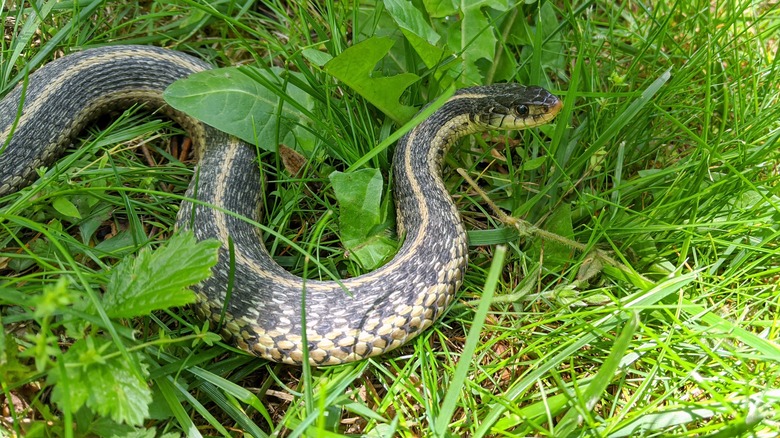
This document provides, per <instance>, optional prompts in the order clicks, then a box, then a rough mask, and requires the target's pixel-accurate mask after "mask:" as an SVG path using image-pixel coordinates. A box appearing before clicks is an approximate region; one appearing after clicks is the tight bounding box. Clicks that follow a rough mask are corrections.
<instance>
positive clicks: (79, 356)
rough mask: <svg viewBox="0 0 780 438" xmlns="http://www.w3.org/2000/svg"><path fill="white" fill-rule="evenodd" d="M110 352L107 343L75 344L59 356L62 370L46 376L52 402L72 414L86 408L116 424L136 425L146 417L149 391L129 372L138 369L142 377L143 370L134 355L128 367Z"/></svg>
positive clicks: (83, 341)
mask: <svg viewBox="0 0 780 438" xmlns="http://www.w3.org/2000/svg"><path fill="white" fill-rule="evenodd" d="M113 349H114V348H113V343H112V342H111V341H109V340H102V339H99V338H86V339H80V340H78V341H76V342H75V343H74V344H73V345H72V346H71V347H70V348H69V349H68V351H66V352H65V354H63V356H62V357H63V360H64V362H65V363H64V366H61V367H55V368H53V369H52V371H51V373H50V374H49V381H48V383H50V384H54V390H53V392H52V399H53V400H54V402H55V403H57V404H58V405H60V406H65V405H67V406H70V408H71V410H73V411H78V410H79V409H80V408H81V407H83V406H84V405H86V406H87V407H88V408H89V409H90V410H92V411H93V412H95V413H97V414H98V415H101V416H108V417H111V419H113V420H114V421H116V422H119V423H127V424H131V425H139V424H141V423H142V422H143V421H144V419H145V418H146V417H148V415H149V403H151V401H152V391H151V390H150V389H149V385H148V384H147V383H146V381H145V380H143V378H142V377H140V376H138V375H137V374H136V373H134V372H133V370H134V369H140V370H141V372H142V373H143V374H144V376H145V375H146V374H147V370H146V366H145V365H144V364H143V362H141V361H140V360H139V358H138V356H137V355H135V354H131V355H130V358H131V359H132V360H133V361H135V362H136V363H135V364H131V363H128V362H127V361H126V360H125V358H124V357H123V356H122V355H119V354H116V352H114V351H113ZM63 372H64V373H65V374H64V375H63V374H62V373H63Z"/></svg>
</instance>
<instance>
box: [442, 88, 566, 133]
mask: <svg viewBox="0 0 780 438" xmlns="http://www.w3.org/2000/svg"><path fill="white" fill-rule="evenodd" d="M454 98H469V99H470V100H471V102H472V103H473V105H472V112H471V114H470V117H471V121H472V122H473V123H474V124H475V125H477V126H478V127H479V129H480V130H492V129H505V130H506V129H508V130H512V129H527V128H533V127H535V126H539V125H543V124H545V123H548V122H550V121H551V120H552V119H554V118H555V116H556V115H558V113H559V112H560V111H561V109H562V108H563V102H561V100H560V99H558V97H556V96H555V95H553V94H552V93H550V92H549V91H547V90H545V89H544V88H542V87H536V86H525V85H520V84H494V85H487V86H482V87H471V88H464V89H461V90H459V91H458V92H457V93H456V94H455V96H454Z"/></svg>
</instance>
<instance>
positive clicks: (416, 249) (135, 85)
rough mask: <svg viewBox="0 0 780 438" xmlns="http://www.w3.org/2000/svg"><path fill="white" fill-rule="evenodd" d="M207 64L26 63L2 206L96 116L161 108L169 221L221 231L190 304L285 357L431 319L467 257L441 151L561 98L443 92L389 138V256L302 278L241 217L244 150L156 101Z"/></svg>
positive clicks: (119, 51) (254, 181) (338, 347)
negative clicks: (347, 271)
mask: <svg viewBox="0 0 780 438" xmlns="http://www.w3.org/2000/svg"><path fill="white" fill-rule="evenodd" d="M211 68H212V66H211V65H210V64H208V63H206V62H204V61H202V60H200V59H198V58H196V57H193V56H191V55H188V54H185V53H183V52H179V51H174V50H170V49H164V48H158V47H150V46H137V45H126V46H123V45H118V46H105V47H97V48H90V49H85V50H82V51H74V52H73V53H71V54H69V55H66V56H63V57H61V58H58V59H56V60H54V61H51V62H49V63H47V64H45V65H44V66H42V67H41V68H39V69H37V70H36V71H35V72H33V73H31V74H29V76H28V78H27V79H26V80H25V82H24V83H22V84H19V85H17V86H16V87H15V88H14V89H12V90H11V91H10V92H9V93H8V94H7V95H6V96H5V97H3V99H2V101H0V206H1V205H2V203H3V202H6V203H7V202H8V199H9V198H8V197H7V196H8V195H9V194H12V193H14V192H18V191H20V190H22V189H23V188H25V187H27V186H29V185H31V184H33V183H34V182H35V181H36V180H38V179H39V169H40V168H46V167H51V166H53V165H55V164H56V162H57V160H59V158H61V157H62V156H63V155H64V154H65V153H66V152H67V149H68V148H69V147H71V146H72V145H73V144H74V142H75V140H76V137H77V135H78V134H79V133H80V132H81V131H82V130H83V129H84V128H85V127H86V126H87V125H89V124H90V123H94V121H95V119H96V118H98V117H101V116H103V115H105V114H107V113H114V112H116V111H121V110H123V109H127V108H128V107H131V106H133V105H139V104H142V105H144V106H145V107H146V108H148V109H150V110H152V111H159V112H162V113H163V114H165V115H166V116H168V117H170V118H172V119H173V120H174V121H175V122H176V123H178V124H179V125H181V127H182V128H183V129H184V130H185V131H186V133H187V135H189V136H190V137H191V138H192V140H193V143H194V144H195V145H196V148H195V153H196V155H197V157H196V158H197V164H196V165H195V170H194V172H195V176H194V177H193V178H192V181H191V182H190V184H189V186H188V189H187V191H186V198H185V199H186V200H185V201H183V202H182V203H181V205H180V207H179V210H178V212H177V219H176V227H177V228H178V229H179V230H191V232H192V233H193V234H194V236H195V238H196V239H198V240H199V241H203V240H206V239H216V240H218V241H220V242H221V247H220V248H219V250H218V252H219V254H218V261H217V262H216V264H215V265H214V267H213V268H212V272H211V276H210V277H208V279H206V280H204V281H202V282H200V283H199V284H197V285H196V286H194V287H192V290H193V292H194V293H195V295H196V303H197V304H195V309H196V310H197V312H196V313H197V314H198V316H199V317H201V318H205V319H209V320H212V321H215V322H217V323H219V325H218V327H219V329H218V331H219V332H220V334H221V335H222V336H223V337H224V338H225V339H226V340H228V341H230V342H232V343H233V345H235V346H236V347H238V348H240V349H242V350H245V351H247V352H249V353H252V354H254V355H257V356H260V357H262V358H265V359H268V360H270V361H274V362H280V363H287V364H298V365H300V364H302V363H303V362H304V361H305V360H308V362H309V363H310V364H312V365H314V366H323V365H335V364H341V363H346V362H351V361H357V360H362V359H366V358H369V357H372V356H376V355H379V354H383V353H386V352H389V351H391V350H393V349H395V348H398V347H399V346H401V345H403V344H404V343H406V342H407V341H409V340H410V339H412V338H413V337H415V336H416V335H418V334H419V333H421V332H422V331H424V330H425V329H427V328H428V327H430V326H431V325H432V324H433V323H434V322H435V321H436V320H437V319H438V318H439V317H440V316H441V315H442V314H443V313H444V311H445V310H446V309H447V308H448V306H449V305H450V303H451V302H452V301H453V298H454V296H455V295H456V293H457V291H458V289H459V287H460V286H461V284H462V282H463V279H464V273H465V270H466V268H467V264H468V237H467V233H466V229H465V227H464V225H463V221H462V219H461V216H460V214H459V212H458V209H457V207H456V204H455V202H454V201H453V199H452V197H451V196H450V193H449V191H448V189H447V187H446V186H445V184H444V182H443V179H442V178H443V177H442V167H443V157H444V155H445V153H446V152H447V151H448V149H449V148H450V146H451V145H452V144H453V143H454V142H456V141H457V140H458V139H460V138H461V137H464V136H466V135H469V134H473V133H477V132H481V131H487V130H520V129H527V128H533V127H537V126H540V125H542V124H545V123H548V122H550V121H552V120H553V119H554V118H555V117H556V115H557V114H558V113H559V112H560V110H561V108H562V107H563V104H562V101H561V100H560V99H559V98H558V97H556V96H555V95H553V94H551V93H550V92H548V91H546V90H545V89H543V88H541V87H538V86H526V85H521V84H517V83H501V84H493V85H486V86H474V87H466V88H462V89H459V90H457V91H455V92H454V94H452V96H451V97H450V98H449V99H447V100H446V101H445V102H444V103H443V104H442V105H441V106H440V107H438V108H437V109H436V110H435V111H434V112H433V113H432V114H431V115H430V116H428V117H427V118H425V119H424V120H423V121H422V122H420V123H419V124H418V125H417V126H415V127H414V128H413V129H411V130H410V131H409V132H408V133H407V134H405V135H403V136H402V137H401V138H400V139H399V141H398V142H397V144H396V145H395V149H394V151H393V155H392V157H393V158H392V160H393V161H392V167H391V169H392V172H393V181H394V184H393V197H394V202H395V206H396V227H397V235H398V237H399V240H402V243H401V244H400V246H399V248H398V250H397V253H396V254H395V255H394V256H393V258H392V259H390V260H389V261H388V262H387V263H386V264H384V265H383V266H381V267H379V268H377V269H376V270H374V271H371V272H368V273H365V274H363V275H359V276H355V277H352V278H345V279H341V280H329V281H324V280H309V279H304V278H301V277H298V276H295V275H293V274H292V273H290V272H288V271H287V270H285V269H284V268H283V267H282V266H280V265H279V264H278V263H276V262H275V261H274V258H273V256H272V255H271V254H269V252H268V250H267V249H266V247H265V245H264V236H263V233H262V232H261V231H260V230H259V229H258V227H257V226H256V225H253V224H252V221H247V220H245V219H244V218H251V219H253V220H255V219H257V218H259V216H260V214H261V210H262V208H261V205H260V203H261V193H262V190H263V185H262V183H261V181H262V175H261V172H260V168H259V166H258V162H257V160H258V154H257V149H256V147H255V146H254V145H251V144H248V143H246V142H244V141H242V140H240V139H238V138H236V137H234V136H232V135H229V134H227V133H224V132H222V131H220V130H219V129H216V128H214V127H211V126H209V125H207V124H205V123H203V122H201V121H199V120H197V119H195V118H193V117H191V116H189V115H187V114H185V113H183V112H181V111H178V110H176V109H173V108H172V107H171V106H169V105H168V104H166V102H165V100H164V98H163V91H164V90H165V89H166V88H167V87H168V86H169V85H170V84H171V83H173V82H174V81H176V80H179V79H182V78H186V77H188V76H190V75H192V74H194V73H197V72H202V71H205V70H208V69H211ZM33 189H34V188H33ZM229 285H230V286H231V287H229Z"/></svg>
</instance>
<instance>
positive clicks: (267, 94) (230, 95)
mask: <svg viewBox="0 0 780 438" xmlns="http://www.w3.org/2000/svg"><path fill="white" fill-rule="evenodd" d="M258 77H260V78H264V80H267V81H269V82H271V83H274V84H279V87H280V88H281V89H284V90H285V91H284V92H285V93H286V94H287V95H288V96H289V98H290V99H291V100H293V101H295V102H298V103H299V104H300V105H301V106H302V107H304V108H311V107H313V101H312V98H311V96H309V95H308V94H306V93H305V92H303V91H302V90H300V89H299V88H297V87H295V86H293V85H290V84H287V85H286V88H285V87H284V85H283V84H281V83H279V79H278V78H277V77H274V76H273V75H272V74H271V73H269V72H267V71H265V70H258V69H253V68H250V67H227V68H219V69H214V70H207V71H203V72H199V73H195V74H192V75H190V76H189V77H187V78H186V79H182V80H179V81H176V82H174V83H173V84H171V86H169V87H168V88H167V89H166V90H165V93H164V94H163V96H164V98H165V101H166V102H167V103H168V104H169V105H171V106H172V107H173V108H176V109H177V110H180V111H183V112H186V113H187V114H190V115H192V116H193V117H196V118H197V119H198V120H202V121H203V122H205V123H207V124H209V125H210V126H213V127H215V128H217V129H219V130H221V131H223V132H227V133H228V134H232V135H235V136H236V137H238V138H240V139H242V140H244V141H246V142H248V143H250V144H256V145H258V146H259V147H261V148H263V149H266V150H269V151H275V150H276V146H277V143H285V144H287V145H298V146H299V147H300V148H302V149H307V150H308V149H311V148H312V147H313V143H314V140H313V136H312V134H311V133H310V132H309V131H308V130H306V129H303V128H302V127H301V124H306V123H309V118H308V117H307V115H306V114H305V113H303V112H302V111H300V110H299V109H298V108H296V107H295V106H293V105H291V104H289V103H283V104H281V110H280V97H279V96H278V95H277V94H275V92H274V91H273V90H271V89H269V88H266V87H265V86H263V85H262V83H261V82H260V81H259V80H257V78H258ZM277 129H278V131H277Z"/></svg>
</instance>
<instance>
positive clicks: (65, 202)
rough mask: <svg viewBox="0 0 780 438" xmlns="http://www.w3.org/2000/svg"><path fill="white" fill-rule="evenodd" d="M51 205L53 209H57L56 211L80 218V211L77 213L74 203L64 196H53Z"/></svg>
mask: <svg viewBox="0 0 780 438" xmlns="http://www.w3.org/2000/svg"><path fill="white" fill-rule="evenodd" d="M51 205H52V207H54V209H55V210H57V212H58V213H60V214H62V215H65V216H68V217H74V218H77V219H81V213H79V209H78V208H76V205H75V204H74V203H72V202H70V199H68V198H66V197H64V196H58V197H56V198H54V201H53V202H52V203H51Z"/></svg>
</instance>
